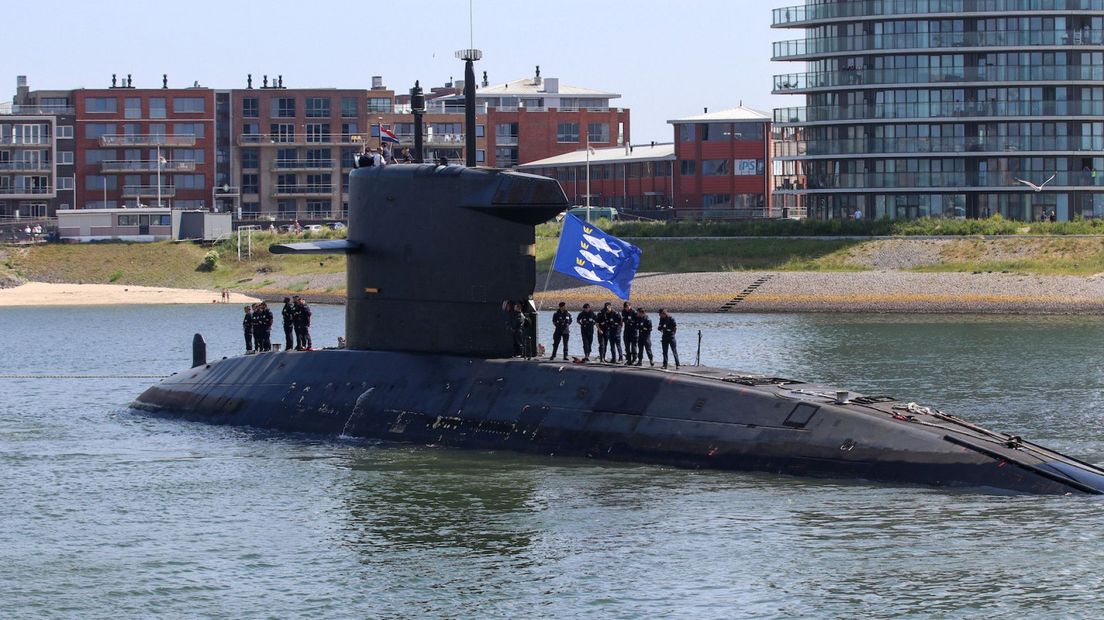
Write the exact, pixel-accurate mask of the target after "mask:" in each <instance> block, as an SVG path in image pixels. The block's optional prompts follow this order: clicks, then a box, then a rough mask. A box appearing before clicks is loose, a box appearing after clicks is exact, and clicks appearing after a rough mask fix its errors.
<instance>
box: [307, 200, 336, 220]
mask: <svg viewBox="0 0 1104 620" xmlns="http://www.w3.org/2000/svg"><path fill="white" fill-rule="evenodd" d="M329 212H330V209H329V202H328V201H325V200H308V201H307V216H308V217H314V218H320V217H325V216H326V215H328V214H329Z"/></svg>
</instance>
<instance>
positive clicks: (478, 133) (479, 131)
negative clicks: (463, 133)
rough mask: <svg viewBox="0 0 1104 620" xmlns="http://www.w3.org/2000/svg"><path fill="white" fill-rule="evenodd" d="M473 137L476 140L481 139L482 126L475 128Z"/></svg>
mask: <svg viewBox="0 0 1104 620" xmlns="http://www.w3.org/2000/svg"><path fill="white" fill-rule="evenodd" d="M475 137H476V138H482V137H483V125H476V126H475Z"/></svg>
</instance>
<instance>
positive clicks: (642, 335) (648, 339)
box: [636, 308, 655, 366]
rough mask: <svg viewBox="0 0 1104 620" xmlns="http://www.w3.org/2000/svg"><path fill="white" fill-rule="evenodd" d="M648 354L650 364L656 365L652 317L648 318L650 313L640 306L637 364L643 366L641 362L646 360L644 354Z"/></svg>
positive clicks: (637, 318) (637, 329) (637, 331)
mask: <svg viewBox="0 0 1104 620" xmlns="http://www.w3.org/2000/svg"><path fill="white" fill-rule="evenodd" d="M645 353H647V354H648V365H649V366H655V359H654V358H653V357H652V319H650V318H648V313H647V312H645V311H644V308H640V309H639V310H637V311H636V365H637V366H641V365H642V364H641V362H643V361H644V354H645Z"/></svg>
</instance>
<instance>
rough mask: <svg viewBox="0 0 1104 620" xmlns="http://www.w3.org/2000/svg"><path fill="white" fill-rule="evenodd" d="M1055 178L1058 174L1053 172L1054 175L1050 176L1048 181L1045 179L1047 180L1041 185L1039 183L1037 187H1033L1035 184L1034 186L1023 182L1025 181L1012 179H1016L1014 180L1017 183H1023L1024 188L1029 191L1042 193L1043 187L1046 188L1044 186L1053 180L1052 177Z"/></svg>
mask: <svg viewBox="0 0 1104 620" xmlns="http://www.w3.org/2000/svg"><path fill="white" fill-rule="evenodd" d="M1056 176H1058V173H1057V172H1055V173H1054V174H1052V175H1050V178H1049V179H1047V180H1045V181H1043V182H1042V183H1040V184H1038V185H1035V184H1034V183H1032V182H1031V181H1025V180H1023V179H1016V177H1012V178H1013V179H1016V180H1017V181H1019V182H1020V183H1023V184H1024V185H1026V186H1028V187H1030V188H1031V189H1033V190H1035V191H1037V192H1041V191H1043V188H1044V187H1046V184H1047V183H1050V182H1051V181H1053V180H1054V177H1056Z"/></svg>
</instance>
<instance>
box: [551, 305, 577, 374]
mask: <svg viewBox="0 0 1104 620" xmlns="http://www.w3.org/2000/svg"><path fill="white" fill-rule="evenodd" d="M571 323H572V319H571V313H570V312H568V311H567V304H565V303H564V302H562V301H561V302H560V305H559V308H558V309H557V310H556V313H555V314H553V315H552V325H554V326H555V327H556V330H555V331H554V332H552V356H551V357H549V358H548V359H550V360H554V359H556V351H558V350H559V348H560V340H563V347H564V352H563V358H564V359H565V360H566V359H567V338H568V336H569V335H571V330H570V329H568V327H569V326H570V325H571Z"/></svg>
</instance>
